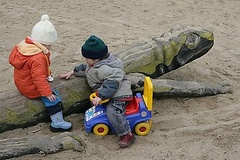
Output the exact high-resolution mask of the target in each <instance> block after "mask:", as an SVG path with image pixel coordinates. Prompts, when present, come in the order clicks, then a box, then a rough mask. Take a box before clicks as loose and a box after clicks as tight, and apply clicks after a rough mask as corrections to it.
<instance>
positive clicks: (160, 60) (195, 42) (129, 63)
mask: <svg viewBox="0 0 240 160" xmlns="http://www.w3.org/2000/svg"><path fill="white" fill-rule="evenodd" d="M213 44H214V36H213V33H212V32H210V31H208V30H206V29H196V28H189V27H176V28H175V29H171V30H170V31H169V32H168V33H166V34H163V35H161V36H159V37H156V38H153V39H151V40H150V41H149V42H146V43H142V44H139V45H137V46H133V47H132V48H129V49H127V50H125V51H122V52H119V53H116V55H117V56H118V57H120V58H121V59H122V60H123V63H124V69H125V71H126V73H127V76H128V77H129V79H130V80H131V81H132V86H133V87H132V88H133V91H142V80H143V79H144V76H146V75H147V76H150V77H151V78H152V82H153V85H154V97H155V98H157V97H159V96H209V95H215V94H221V93H230V92H232V90H231V86H229V85H228V84H202V83H198V82H186V81H182V82H181V81H180V82H179V81H173V80H161V79H155V78H156V77H159V76H161V75H163V74H165V73H167V72H170V71H171V70H175V69H177V68H179V67H181V66H183V65H185V64H187V63H189V62H191V61H193V60H195V59H197V58H199V57H201V56H203V55H204V54H205V53H207V52H208V51H209V50H210V49H211V47H212V46H213ZM52 86H53V87H54V88H56V89H57V90H58V91H59V92H60V95H61V96H62V99H63V104H64V107H65V110H64V114H65V115H69V114H71V113H84V112H85V110H86V109H88V108H89V107H90V103H89V100H88V96H89V95H90V93H91V89H90V88H89V87H88V85H87V82H86V80H85V79H84V78H71V79H70V80H67V81H66V80H60V79H58V78H55V80H54V81H53V82H52ZM0 101H1V104H0V113H1V114H0V133H2V132H5V131H7V130H12V129H15V128H20V127H28V126H31V125H35V124H37V123H39V122H43V121H48V120H49V118H48V117H46V115H45V110H44V106H43V103H42V102H41V101H40V100H38V99H36V100H30V99H27V98H25V97H24V96H22V95H20V94H19V93H18V92H16V91H9V93H1V94H0Z"/></svg>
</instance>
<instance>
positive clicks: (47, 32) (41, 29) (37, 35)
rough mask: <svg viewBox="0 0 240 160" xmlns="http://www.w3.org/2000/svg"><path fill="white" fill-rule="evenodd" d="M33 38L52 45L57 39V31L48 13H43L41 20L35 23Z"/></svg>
mask: <svg viewBox="0 0 240 160" xmlns="http://www.w3.org/2000/svg"><path fill="white" fill-rule="evenodd" d="M31 38H32V39H33V40H34V41H37V42H39V43H42V44H45V45H51V44H53V43H54V42H56V41H57V39H58V36H57V31H56V29H55V27H54V26H53V24H52V23H51V22H50V21H49V16H48V15H42V17H41V21H39V22H38V23H37V24H35V25H34V27H33V29H32V35H31Z"/></svg>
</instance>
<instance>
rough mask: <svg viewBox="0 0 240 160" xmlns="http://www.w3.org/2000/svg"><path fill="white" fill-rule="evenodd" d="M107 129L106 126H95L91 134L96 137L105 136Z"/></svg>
mask: <svg viewBox="0 0 240 160" xmlns="http://www.w3.org/2000/svg"><path fill="white" fill-rule="evenodd" d="M108 131H109V128H108V126H107V125H106V124H97V125H96V126H94V127H93V133H94V134H95V135H98V136H105V135H107V134H108Z"/></svg>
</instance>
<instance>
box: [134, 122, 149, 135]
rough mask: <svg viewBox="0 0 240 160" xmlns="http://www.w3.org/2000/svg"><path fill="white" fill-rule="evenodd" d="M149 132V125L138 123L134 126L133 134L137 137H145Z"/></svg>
mask: <svg viewBox="0 0 240 160" xmlns="http://www.w3.org/2000/svg"><path fill="white" fill-rule="evenodd" d="M149 131H150V124H149V123H146V122H144V123H138V124H137V125H136V126H135V132H136V134H137V135H139V136H145V135H147V134H148V133H149Z"/></svg>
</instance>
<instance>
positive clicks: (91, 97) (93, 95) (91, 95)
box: [89, 92, 109, 104]
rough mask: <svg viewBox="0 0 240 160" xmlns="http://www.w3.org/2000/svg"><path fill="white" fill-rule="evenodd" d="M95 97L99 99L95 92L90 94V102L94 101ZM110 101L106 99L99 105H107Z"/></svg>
mask: <svg viewBox="0 0 240 160" xmlns="http://www.w3.org/2000/svg"><path fill="white" fill-rule="evenodd" d="M95 97H97V95H96V93H95V92H94V93H92V94H90V96H89V99H90V101H92V100H93V98H95ZM108 101H109V99H104V100H102V101H100V102H99V104H103V103H106V102H108Z"/></svg>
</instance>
